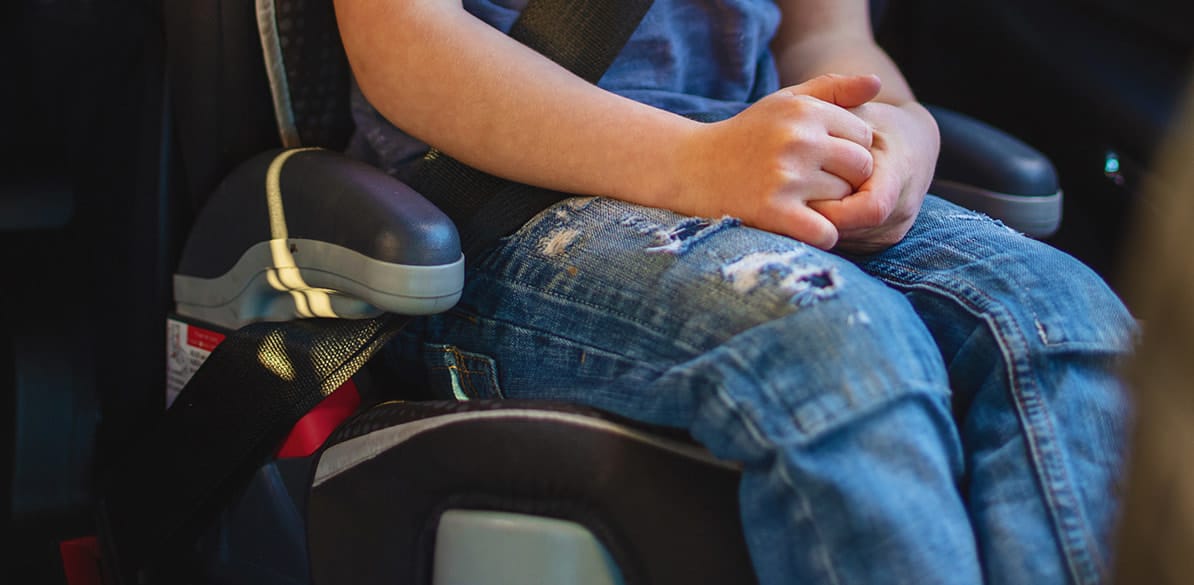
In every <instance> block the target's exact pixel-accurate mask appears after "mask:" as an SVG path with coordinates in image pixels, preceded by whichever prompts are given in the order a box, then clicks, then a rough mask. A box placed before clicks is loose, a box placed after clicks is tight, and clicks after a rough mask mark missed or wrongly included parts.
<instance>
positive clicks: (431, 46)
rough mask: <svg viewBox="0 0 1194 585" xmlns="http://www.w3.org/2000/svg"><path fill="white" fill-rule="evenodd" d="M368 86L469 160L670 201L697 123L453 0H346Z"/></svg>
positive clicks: (505, 173)
mask: <svg viewBox="0 0 1194 585" xmlns="http://www.w3.org/2000/svg"><path fill="white" fill-rule="evenodd" d="M336 12H337V17H338V19H339V21H340V27H341V34H342V37H343V39H344V45H345V48H346V50H347V53H348V57H349V61H350V62H351V64H352V67H353V71H354V73H355V75H356V78H357V82H358V83H359V85H360V87H361V90H362V92H363V93H364V94H365V95H366V97H367V98H368V99H369V101H370V103H372V104H373V105H374V106H375V107H376V108H377V109H378V110H379V111H380V112H381V113H382V114H383V115H384V116H386V117H387V118H388V119H389V120H390V121H391V122H392V123H394V124H395V125H396V126H398V127H400V128H402V129H403V130H405V131H407V132H408V133H410V134H411V135H413V136H415V137H417V138H419V139H420V140H423V141H424V142H427V143H428V144H431V145H433V146H435V147H437V148H439V149H440V150H442V151H444V152H445V153H447V154H449V155H451V156H453V157H455V158H457V159H459V160H461V161H462V162H464V163H466V164H469V165H471V166H474V167H476V168H479V169H481V170H484V171H486V172H489V173H492V174H495V175H498V176H502V177H505V178H508V179H511V180H515V181H519V182H524V183H528V184H533V185H538V186H542V187H547V188H552V189H558V190H561V191H565V192H571V193H579V194H590V195H605V196H612V197H617V198H620V199H625V200H629V201H633V202H636V203H641V204H645V205H656V206H660V205H662V204H663V200H664V199H665V198H667V197H669V196H670V195H671V194H673V193H675V192H676V191H678V187H677V186H676V185H675V184H673V183H674V182H675V181H676V180H677V178H676V176H675V173H674V172H672V170H671V169H674V168H675V167H676V166H677V165H676V163H675V161H673V160H672V157H674V156H675V154H674V152H675V148H674V146H675V145H676V144H677V143H678V142H680V141H682V140H683V137H684V135H685V134H687V133H691V132H692V131H694V129H695V128H696V127H697V126H699V124H697V123H695V122H692V121H689V120H687V119H685V118H682V117H680V116H677V115H674V114H671V113H668V112H665V111H663V110H659V109H656V108H652V107H649V106H646V105H643V104H639V103H636V102H634V101H631V100H628V99H625V98H622V97H620V96H617V95H615V94H612V93H610V92H606V91H604V90H601V89H599V88H597V87H596V86H594V85H592V84H589V83H587V82H585V81H584V80H582V79H580V78H578V77H576V76H574V75H572V74H571V73H569V72H568V71H566V70H564V69H563V68H561V67H559V66H558V65H556V64H555V63H552V62H551V61H549V60H547V59H546V58H544V57H542V56H541V55H539V54H537V53H535V52H533V51H531V50H530V49H528V48H526V47H525V46H523V45H521V44H519V43H517V42H515V41H513V40H512V39H510V38H509V37H507V36H505V35H504V34H502V33H501V32H499V31H497V30H495V29H493V28H492V27H490V26H489V25H487V24H485V23H483V22H481V21H480V20H478V19H476V18H474V17H473V16H472V15H470V14H468V13H467V12H465V11H464V10H463V8H461V6H460V4H459V2H455V1H452V0H337V1H336Z"/></svg>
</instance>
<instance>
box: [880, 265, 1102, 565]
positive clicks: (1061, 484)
mask: <svg viewBox="0 0 1194 585" xmlns="http://www.w3.org/2000/svg"><path fill="white" fill-rule="evenodd" d="M876 264H879V265H881V266H885V267H886V268H887V269H888V270H887V271H886V272H888V274H881V275H878V276H879V278H882V279H883V280H885V281H889V282H891V284H892V285H893V286H896V287H902V288H906V289H917V290H925V291H928V292H932V293H936V294H938V295H941V296H943V297H945V298H947V299H950V300H953V301H956V302H959V303H960V304H961V305H962V306H963V307H964V308H965V309H966V310H967V311H969V312H970V313H971V314H972V315H974V316H975V317H977V318H979V319H981V320H983V321H984V322H986V323H987V326H988V327H990V328H991V329H992V330H993V331H998V327H999V326H1000V325H1002V326H1003V327H1004V328H1005V330H1006V331H1007V332H1008V333H1009V334H1010V335H1014V337H1015V338H1016V341H1017V342H1018V343H1017V345H1019V346H1021V347H1022V348H1023V349H1024V353H1025V355H1027V354H1028V351H1027V346H1028V344H1027V343H1026V342H1025V341H1024V332H1023V331H1022V330H1021V329H1020V327H1019V324H1017V323H1016V322H1015V320H1014V319H1012V318H1010V316H1008V315H1007V314H1006V311H1005V310H1004V309H1003V308H1002V307H1001V306H1000V304H999V303H998V302H996V301H994V299H993V298H991V297H990V295H987V294H986V293H985V292H983V291H981V290H978V289H977V288H975V287H973V286H971V285H970V284H969V283H967V282H965V281H961V280H951V282H952V283H953V284H954V285H956V286H953V287H950V289H952V290H954V291H956V295H955V294H951V292H950V290H947V289H946V287H945V286H944V285H941V284H938V283H936V282H932V280H931V278H930V275H927V274H926V273H924V272H922V271H920V270H917V269H915V268H912V267H909V266H903V265H900V264H896V263H893V262H879V263H876ZM901 273H903V274H901ZM914 276H919V277H920V281H919V282H918V281H915V280H914ZM972 297H978V298H977V299H976V298H972ZM981 306H987V307H990V310H989V311H988V312H989V313H990V318H987V317H986V316H984V315H983V313H982V312H981V311H980V310H979V307H981ZM994 337H995V339H996V341H997V342H998V344H999V346H1000V349H1001V353H1002V354H1003V359H1004V362H1005V365H1006V367H1007V370H1008V376H1009V386H1011V388H1010V389H1009V391H1010V392H1011V393H1012V396H1013V398H1016V400H1014V401H1013V402H1014V403H1015V405H1016V410H1017V411H1018V413H1019V415H1020V417H1021V421H1035V422H1037V423H1038V424H1042V425H1043V426H1044V427H1045V431H1044V432H1043V433H1042V432H1040V431H1036V430H1035V426H1034V425H1025V424H1024V423H1023V422H1021V429H1022V430H1023V432H1024V434H1025V436H1026V437H1027V438H1028V445H1029V446H1030V449H1032V451H1033V452H1035V453H1036V454H1037V455H1038V456H1039V457H1040V459H1039V461H1041V464H1040V465H1034V466H1033V467H1034V471H1035V474H1036V476H1037V481H1038V482H1039V483H1040V486H1041V490H1042V492H1043V493H1044V494H1045V497H1046V501H1047V502H1048V503H1049V506H1048V507H1049V509H1050V511H1051V516H1052V518H1051V520H1052V523H1053V525H1054V529H1055V530H1057V533H1058V539H1059V541H1060V542H1061V543H1062V548H1063V550H1064V551H1065V553H1066V554H1065V557H1066V563H1067V564H1068V565H1069V567H1070V572H1071V576H1072V577H1073V578H1074V579H1075V580H1077V581H1078V582H1080V583H1088V582H1089V583H1097V582H1098V577H1097V576H1098V575H1100V574H1104V573H1105V570H1104V569H1103V567H1102V563H1101V561H1100V560H1099V559H1097V558H1095V557H1094V555H1092V554H1091V553H1090V552H1089V551H1093V550H1097V548H1095V547H1096V545H1095V544H1094V542H1093V537H1092V536H1091V534H1090V530H1089V522H1088V521H1087V520H1086V518H1085V513H1084V512H1083V510H1082V508H1081V506H1079V505H1078V504H1077V498H1076V496H1075V495H1074V494H1073V487H1072V485H1073V480H1072V479H1071V478H1070V477H1069V473H1068V471H1067V469H1066V466H1065V464H1064V457H1063V455H1062V454H1061V452H1060V450H1059V449H1058V448H1057V447H1056V446H1055V445H1056V444H1057V443H1058V442H1059V441H1058V439H1057V433H1056V431H1055V429H1054V427H1053V420H1052V416H1050V414H1049V408H1048V406H1047V405H1046V404H1045V403H1044V401H1043V400H1041V398H1040V396H1039V392H1037V391H1036V390H1034V389H1033V388H1029V386H1033V387H1035V386H1036V383H1035V382H1034V381H1033V380H1032V377H1031V376H1030V375H1028V373H1027V372H1024V371H1023V369H1024V367H1025V366H1022V365H1021V364H1019V363H1017V362H1019V360H1013V359H1010V357H1011V356H1012V355H1014V352H1013V348H1012V347H1011V346H1010V345H1009V344H1010V343H1011V341H1012V340H1010V339H1008V340H1006V342H1005V340H1004V338H1003V336H1001V335H995V336H994ZM1022 401H1023V402H1022ZM1034 412H1039V413H1040V414H1039V415H1035V416H1033V413H1034ZM1063 511H1064V512H1068V514H1066V513H1063ZM1067 516H1070V517H1071V518H1073V520H1067V519H1066V517H1067ZM1071 523H1076V524H1079V526H1074V527H1072V528H1075V529H1077V531H1078V532H1080V533H1081V535H1080V536H1077V537H1076V538H1075V537H1074V536H1073V531H1072V530H1071V527H1070V526H1067V524H1071ZM1076 541H1082V542H1081V543H1079V542H1076ZM1083 546H1085V548H1082V547H1083ZM1076 547H1077V548H1076Z"/></svg>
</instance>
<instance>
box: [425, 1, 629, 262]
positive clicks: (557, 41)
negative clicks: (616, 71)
mask: <svg viewBox="0 0 1194 585" xmlns="http://www.w3.org/2000/svg"><path fill="white" fill-rule="evenodd" d="M651 4H652V0H617V1H611V0H537V1H532V2H531V3H530V4H528V5H527V7H526V9H524V10H523V12H522V14H521V15H519V18H518V20H516V21H515V22H514V26H513V27H511V29H510V36H511V37H512V38H514V39H515V40H517V41H519V42H521V43H523V44H524V45H526V46H528V47H531V48H532V49H535V50H536V51H539V52H540V53H542V54H543V55H544V56H546V57H548V58H550V59H551V60H553V61H555V62H556V63H558V64H559V65H561V66H563V67H564V68H565V69H568V70H569V71H571V72H572V73H575V74H576V75H578V76H580V77H581V78H583V79H585V80H586V81H588V82H590V83H594V84H595V83H597V81H598V80H600V79H601V76H602V75H604V74H605V71H606V70H607V69H609V67H610V65H612V64H613V62H614V59H616V58H617V56H618V54H619V53H620V52H621V51H622V47H623V46H625V44H626V42H627V41H628V40H630V35H631V34H633V33H634V30H635V29H636V28H638V23H639V22H640V21H642V18H643V16H645V15H646V13H647V10H648V9H650V7H651ZM410 185H411V187H413V188H414V189H415V190H416V191H418V192H420V193H422V194H423V195H424V196H425V197H427V198H428V199H430V200H431V201H432V203H435V204H436V206H438V207H439V208H440V209H441V210H442V211H443V212H444V213H446V214H447V215H448V217H450V218H451V219H452V221H453V222H455V223H456V227H457V230H458V231H459V232H460V241H461V247H462V248H463V249H464V255H465V258H466V262H467V261H468V260H467V259H469V258H471V257H472V256H473V255H474V254H475V253H476V252H478V251H480V250H481V249H483V248H485V247H487V246H488V245H490V244H492V243H493V242H496V241H497V239H498V238H501V237H502V236H506V235H509V234H510V233H512V232H514V231H515V230H517V229H518V228H519V227H521V226H522V225H523V224H524V223H526V222H527V221H528V220H530V219H531V218H532V217H534V216H535V215H536V214H538V213H539V212H540V211H542V210H544V209H546V208H547V207H550V206H551V205H552V204H553V203H555V202H557V201H559V200H561V199H564V198H567V197H569V194H566V193H560V192H558V191H551V190H547V189H541V188H538V187H531V186H529V185H523V184H519V183H514V182H511V181H506V180H504V179H499V178H497V177H494V176H492V175H488V174H486V173H483V172H481V171H478V170H476V169H473V168H471V167H469V166H467V165H464V164H463V163H460V162H459V161H456V160H455V159H453V158H451V157H449V156H447V155H445V154H444V153H442V152H440V151H438V150H435V149H432V150H431V151H430V152H428V153H427V155H426V156H425V157H424V158H423V161H422V162H421V163H420V165H419V167H418V169H417V170H416V171H415V173H414V175H413V176H412V177H411V180H410Z"/></svg>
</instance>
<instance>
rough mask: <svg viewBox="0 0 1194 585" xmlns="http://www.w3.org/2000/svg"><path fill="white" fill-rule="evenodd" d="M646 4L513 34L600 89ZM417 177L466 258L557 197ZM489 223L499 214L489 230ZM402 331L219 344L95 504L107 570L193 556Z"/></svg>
mask: <svg viewBox="0 0 1194 585" xmlns="http://www.w3.org/2000/svg"><path fill="white" fill-rule="evenodd" d="M650 4H651V0H575V1H572V0H531V1H530V3H529V4H528V6H527V7H526V9H525V10H524V11H523V13H522V16H520V17H519V19H518V21H517V22H516V23H515V25H514V28H513V30H512V36H514V37H515V38H516V39H518V40H520V41H522V42H524V43H525V44H527V45H528V46H530V47H531V48H533V49H536V50H538V51H539V52H541V53H543V54H544V55H546V56H548V57H549V58H552V59H554V60H555V61H557V62H559V63H561V64H562V65H564V66H565V67H568V68H569V69H571V70H573V71H574V72H575V73H577V74H578V75H581V76H582V77H584V78H586V79H588V80H590V81H593V82H595V81H596V80H597V79H599V78H600V76H601V75H602V74H603V72H604V71H605V70H606V68H608V67H609V65H610V63H612V62H613V59H614V57H615V56H616V55H617V54H618V52H620V50H621V47H622V46H623V45H624V44H625V42H626V40H627V39H628V38H629V36H630V34H631V32H633V30H634V29H635V28H637V26H638V22H639V21H640V20H641V18H642V16H643V14H645V12H646V10H647V8H648V7H649V6H650ZM427 162H428V164H427V165H426V166H425V169H424V170H423V171H421V172H420V175H421V176H422V177H424V178H423V180H422V183H423V185H424V186H425V188H427V189H429V193H431V195H432V196H431V198H432V200H433V201H435V202H437V203H440V204H441V205H444V206H445V207H446V209H445V211H446V212H447V213H449V215H450V216H452V218H453V219H454V220H456V221H457V225H458V227H460V228H461V239H462V242H463V246H462V247H464V249H465V252H466V254H468V253H471V252H475V251H477V250H479V249H481V248H483V247H485V246H487V245H488V244H490V243H492V242H494V241H496V239H497V238H499V237H501V236H503V235H505V234H506V233H509V232H510V231H513V230H514V229H517V227H518V226H520V225H521V224H522V223H524V222H525V221H526V220H528V219H530V218H531V217H533V216H534V215H535V214H536V213H538V211H540V210H542V209H543V208H545V207H547V206H548V205H550V204H551V203H552V202H554V201H556V200H558V199H559V198H561V197H563V196H564V195H563V194H558V193H553V192H550V191H545V190H541V189H535V188H531V187H526V186H522V185H517V184H514V183H510V182H507V181H503V180H501V179H497V178H495V177H491V176H489V175H485V174H484V173H480V172H479V171H476V170H473V169H471V168H468V167H466V166H464V165H462V164H460V163H458V162H456V161H453V160H451V159H450V158H448V157H445V156H443V155H441V154H439V153H434V152H433V153H431V154H429V155H428V157H427ZM488 213H493V214H494V215H492V216H489V219H492V220H495V221H481V220H482V219H484V218H486V217H487V215H486V214H488ZM407 321H408V318H406V317H402V316H397V315H386V316H382V317H379V318H377V319H372V320H360V321H348V320H330V319H312V320H300V321H292V322H287V323H258V324H254V325H250V326H247V327H244V328H242V329H240V330H238V331H236V332H234V333H233V334H232V335H230V336H228V338H227V339H226V340H225V341H224V342H223V343H222V344H221V345H220V346H219V347H217V348H216V350H215V351H214V352H213V353H212V355H211V356H210V357H209V358H208V359H207V361H206V362H205V363H204V365H203V366H202V367H201V368H200V369H199V371H197V372H196V374H195V376H194V377H193V378H192V379H191V381H190V383H188V384H187V386H186V387H185V388H184V389H183V390H182V392H181V393H180V394H179V397H178V398H177V399H176V401H175V403H174V405H173V406H172V407H171V408H170V409H169V410H168V411H167V412H166V413H165V415H164V416H163V417H162V418H161V419H159V421H158V423H157V425H156V426H155V428H154V429H153V430H152V431H151V432H149V433H148V434H147V436H146V437H144V438H143V439H142V440H141V441H140V442H138V443H137V444H136V445H134V446H133V448H132V449H131V450H130V452H129V453H127V454H126V456H125V457H124V459H123V460H122V462H121V464H120V465H118V466H117V467H116V468H115V469H114V472H113V475H112V478H111V482H110V483H109V485H108V486H106V489H105V495H104V497H103V499H102V501H101V502H100V504H99V511H98V515H99V525H100V532H101V533H100V536H101V539H102V541H103V543H104V548H105V550H104V557H105V563H106V564H107V568H108V571H109V572H110V574H111V575H112V576H113V577H115V578H117V579H118V580H120V581H121V582H124V583H135V582H145V581H147V580H149V579H151V578H152V574H153V569H154V568H155V567H160V566H161V565H162V564H163V563H168V562H169V561H170V560H171V555H173V554H175V553H177V552H178V551H182V550H185V549H186V548H187V547H188V546H189V544H190V543H192V542H194V539H195V537H196V536H197V535H198V532H199V531H200V530H202V529H203V528H204V527H205V526H206V525H207V524H209V523H210V521H211V519H212V518H213V517H214V514H215V513H216V512H217V511H218V509H219V508H220V507H221V506H222V505H224V504H225V503H226V501H227V498H228V497H230V496H231V494H233V493H234V492H235V490H236V489H237V488H238V487H239V486H241V485H243V484H244V481H245V480H246V479H247V478H248V477H249V476H250V475H251V474H252V472H253V470H254V469H255V468H256V467H257V466H259V465H260V464H261V463H262V462H263V461H265V460H266V458H267V457H268V456H269V454H270V453H271V452H272V450H273V449H274V448H276V446H277V445H278V444H279V443H280V442H281V440H282V439H283V438H284V437H285V435H286V433H287V432H288V431H289V430H290V429H291V428H292V427H293V426H294V424H295V423H296V422H297V421H298V419H299V418H301V417H302V416H303V415H304V414H305V413H306V412H307V411H308V410H310V409H311V408H313V407H314V406H315V405H316V404H318V403H319V402H320V401H321V400H322V399H323V398H324V397H326V396H327V395H328V394H329V393H331V392H332V391H334V390H335V389H336V388H337V387H339V386H340V384H342V383H343V382H344V381H345V380H347V379H348V378H349V377H350V376H351V375H352V374H353V373H355V372H356V371H357V369H359V368H360V367H361V366H362V365H363V364H364V363H365V362H366V361H367V360H368V359H369V357H371V356H372V355H373V354H374V353H375V352H376V351H377V350H378V349H380V348H381V347H382V346H383V345H384V344H385V342H386V341H387V340H389V339H390V338H391V337H392V336H393V335H394V334H395V333H396V332H397V331H399V330H400V329H401V327H402V326H403V325H404V324H405V323H406V322H407Z"/></svg>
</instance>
